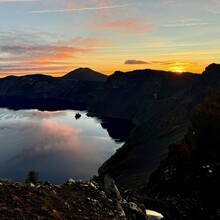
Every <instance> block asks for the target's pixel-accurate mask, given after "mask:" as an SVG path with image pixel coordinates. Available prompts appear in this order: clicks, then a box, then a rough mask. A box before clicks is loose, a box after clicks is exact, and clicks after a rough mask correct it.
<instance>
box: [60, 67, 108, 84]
mask: <svg viewBox="0 0 220 220" xmlns="http://www.w3.org/2000/svg"><path fill="white" fill-rule="evenodd" d="M63 78H66V79H75V80H82V81H106V79H107V76H106V75H104V74H102V73H99V72H96V71H94V70H92V69H90V68H88V67H80V68H78V69H75V70H73V71H71V72H69V73H67V74H66V75H64V76H63Z"/></svg>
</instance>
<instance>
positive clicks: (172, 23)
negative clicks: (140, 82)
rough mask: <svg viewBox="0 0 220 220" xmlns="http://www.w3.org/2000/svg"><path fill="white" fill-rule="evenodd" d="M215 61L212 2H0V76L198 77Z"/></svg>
mask: <svg viewBox="0 0 220 220" xmlns="http://www.w3.org/2000/svg"><path fill="white" fill-rule="evenodd" d="M213 62H216V63H219V62H220V0H184V1H182V0H0V77H3V76H6V75H15V74H19V75H23V74H35V73H42V74H50V75H54V76H60V75H64V74H66V73H67V72H69V71H71V70H73V69H76V68H78V67H89V68H92V69H94V70H96V71H99V72H102V73H105V74H107V75H109V74H112V73H113V72H114V71H116V70H121V71H128V70H134V69H147V68H150V69H161V70H169V71H175V72H182V71H189V72H195V73H201V72H202V71H203V70H204V68H205V67H206V66H207V65H208V64H210V63H213Z"/></svg>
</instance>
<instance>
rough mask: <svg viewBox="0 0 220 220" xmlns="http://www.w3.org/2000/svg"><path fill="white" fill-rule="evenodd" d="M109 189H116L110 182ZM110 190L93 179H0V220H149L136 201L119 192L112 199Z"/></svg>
mask: <svg viewBox="0 0 220 220" xmlns="http://www.w3.org/2000/svg"><path fill="white" fill-rule="evenodd" d="M112 186H113V188H114V189H117V187H116V186H115V185H114V183H113V184H112V185H111V187H112ZM113 188H109V187H107V189H106V188H105V189H106V190H105V191H103V190H104V189H103V187H102V185H101V184H100V183H98V182H97V181H95V180H90V181H88V182H86V183H85V182H79V181H74V180H72V179H70V180H68V181H67V183H65V184H62V185H52V184H50V183H48V182H45V183H39V182H38V183H35V184H33V183H29V184H23V183H18V182H11V181H9V180H0V197H1V199H0V219H2V220H15V219H16V220H29V219H33V220H35V219H36V220H37V219H42V220H43V219H45V220H46V219H48V220H49V219H55V220H67V219H68V220H69V219H77V220H78V219H79V220H80V219H82V220H84V219H97V220H103V219H106V220H108V219H109V220H110V219H114V220H117V219H120V220H128V219H134V220H135V219H138V220H148V219H149V218H148V216H146V213H145V209H144V206H143V205H140V204H138V203H137V201H136V200H137V199H136V200H135V201H134V198H133V200H132V198H131V197H127V198H126V199H125V198H123V197H122V196H121V195H120V193H119V191H118V193H119V196H120V198H116V195H115V194H114V193H113V192H115V191H114V190H113V191H112V190H111V189H113Z"/></svg>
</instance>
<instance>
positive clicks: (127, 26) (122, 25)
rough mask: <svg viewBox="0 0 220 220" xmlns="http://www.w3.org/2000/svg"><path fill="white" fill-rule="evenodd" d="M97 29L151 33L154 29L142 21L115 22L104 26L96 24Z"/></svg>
mask: <svg viewBox="0 0 220 220" xmlns="http://www.w3.org/2000/svg"><path fill="white" fill-rule="evenodd" d="M94 26H95V27H96V28H103V29H108V30H121V31H150V30H152V27H151V26H150V25H147V24H146V23H144V22H143V21H142V20H140V19H126V20H114V21H110V22H106V23H102V24H95V25H94Z"/></svg>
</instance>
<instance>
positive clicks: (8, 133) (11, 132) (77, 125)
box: [0, 108, 122, 183]
mask: <svg viewBox="0 0 220 220" xmlns="http://www.w3.org/2000/svg"><path fill="white" fill-rule="evenodd" d="M77 112H78V111H73V110H64V111H54V112H49V111H38V110H19V111H13V110H8V109H5V108H1V109H0V177H1V178H11V179H13V180H16V181H22V182H23V181H25V179H26V175H27V172H28V171H29V170H32V169H34V170H37V171H39V173H40V180H42V181H46V180H47V181H49V182H52V183H64V182H65V181H66V180H67V179H68V178H73V179H83V180H86V179H90V178H91V177H92V176H93V175H94V174H97V170H98V167H99V166H100V165H101V164H102V163H103V162H104V161H105V160H107V159H108V158H109V157H110V156H111V155H112V154H113V153H114V152H115V150H116V149H117V148H119V147H120V146H121V145H122V142H120V143H119V142H115V141H114V140H113V139H112V138H110V137H109V135H108V132H107V131H106V130H104V129H103V128H102V126H101V125H100V121H99V120H97V119H95V118H90V117H87V116H86V112H80V114H81V115H82V116H81V118H80V119H78V120H76V119H75V114H76V113H77Z"/></svg>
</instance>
